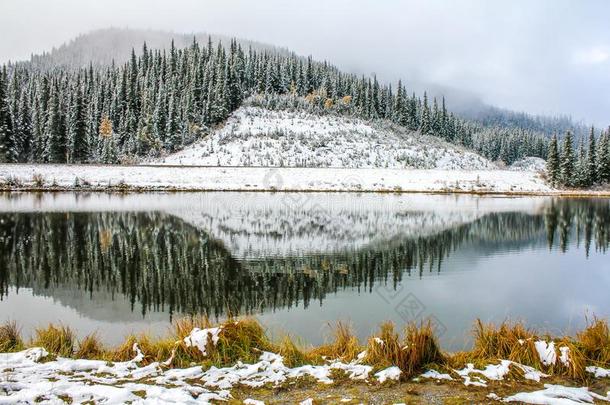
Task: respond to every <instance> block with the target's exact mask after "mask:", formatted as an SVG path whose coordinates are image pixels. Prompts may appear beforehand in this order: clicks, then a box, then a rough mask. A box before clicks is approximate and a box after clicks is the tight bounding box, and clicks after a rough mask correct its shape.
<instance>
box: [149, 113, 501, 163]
mask: <svg viewBox="0 0 610 405" xmlns="http://www.w3.org/2000/svg"><path fill="white" fill-rule="evenodd" d="M154 163H156V164H167V165H202V166H268V167H269V166H273V167H344V168H394V169H397V168H417V169H447V170H453V169H466V170H483V169H495V168H496V166H495V165H494V164H493V163H491V162H490V161H489V160H487V159H485V158H483V157H481V156H479V155H478V154H476V153H473V152H470V151H467V150H465V149H463V148H461V147H459V146H456V145H452V144H449V143H447V142H443V141H442V140H440V139H439V138H436V137H432V136H421V135H420V134H418V133H414V132H408V131H406V130H404V129H401V128H399V127H396V126H392V125H390V124H388V123H383V122H368V121H363V120H360V119H356V118H348V117H343V116H335V115H322V116H320V115H314V114H310V113H307V112H294V111H271V110H267V109H263V108H260V107H241V108H239V109H238V110H237V111H235V112H234V113H233V114H232V115H231V116H230V117H229V119H228V120H227V122H226V124H225V125H224V126H223V127H221V128H220V129H218V130H216V131H214V132H212V133H211V134H210V135H208V136H207V137H206V138H204V139H202V140H201V141H199V142H197V143H195V144H193V145H191V146H188V147H186V148H185V149H183V150H181V151H179V152H177V153H174V154H172V155H169V156H166V157H164V158H161V159H158V160H155V161H154Z"/></svg>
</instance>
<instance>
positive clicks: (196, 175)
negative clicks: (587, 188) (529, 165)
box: [0, 164, 553, 193]
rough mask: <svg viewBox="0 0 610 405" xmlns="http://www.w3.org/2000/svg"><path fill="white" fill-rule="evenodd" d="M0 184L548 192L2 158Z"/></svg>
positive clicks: (446, 173) (389, 177)
mask: <svg viewBox="0 0 610 405" xmlns="http://www.w3.org/2000/svg"><path fill="white" fill-rule="evenodd" d="M0 187H5V188H10V189H20V188H21V189H32V188H34V189H44V188H55V189H57V188H59V189H98V190H99V189H107V188H112V187H115V188H140V189H149V190H206V191H213V190H217V191H226V190H239V191H273V190H277V191H403V192H448V191H451V192H481V193H485V192H491V193H547V192H552V191H553V189H551V188H550V187H549V186H548V185H547V184H546V183H545V181H544V180H543V179H542V178H541V176H540V175H539V174H538V173H536V172H517V171H511V170H408V169H336V168H263V167H175V166H173V167H167V166H101V165H34V164H0Z"/></svg>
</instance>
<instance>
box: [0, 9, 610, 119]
mask: <svg viewBox="0 0 610 405" xmlns="http://www.w3.org/2000/svg"><path fill="white" fill-rule="evenodd" d="M109 26H115V27H133V28H154V29H164V30H173V31H178V32H187V33H188V32H198V31H206V32H213V33H220V34H227V35H235V36H239V37H244V38H248V39H253V40H258V41H262V42H268V43H271V44H275V45H280V46H285V47H288V48H290V49H291V50H294V51H296V52H297V53H300V54H311V55H313V56H314V57H316V58H318V59H327V60H329V61H332V62H333V63H334V64H336V65H338V66H339V67H341V68H343V69H346V70H349V71H352V72H357V73H367V74H368V73H372V72H375V73H377V74H378V75H379V76H380V77H381V78H383V79H386V80H394V79H397V78H399V77H401V78H403V79H404V80H406V81H407V83H408V82H409V80H411V81H418V82H429V83H435V84H439V85H443V86H451V87H454V88H459V89H464V90H468V91H471V92H473V93H475V94H477V95H479V96H480V97H481V98H482V99H483V100H484V101H485V102H488V103H491V104H494V105H498V106H501V107H507V108H511V109H516V110H523V111H527V112H531V113H551V114H557V113H562V114H568V115H571V116H572V117H574V118H575V119H584V120H586V121H587V122H593V123H595V124H597V125H604V126H606V125H608V124H610V1H606V0H572V1H569V0H495V1H491V0H443V1H441V0H421V1H415V0H370V1H364V0H332V1H331V0H299V1H290V0H256V1H254V0H104V1H93V0H53V1H49V0H0V61H2V62H6V61H7V60H9V59H10V60H15V59H24V58H27V57H29V55H30V53H32V52H35V53H36V52H40V51H43V50H48V49H50V48H51V47H52V46H57V45H60V44H61V43H63V42H64V41H67V40H69V39H71V38H72V37H74V36H75V35H77V34H79V33H83V32H87V31H89V30H92V29H95V28H105V27H109Z"/></svg>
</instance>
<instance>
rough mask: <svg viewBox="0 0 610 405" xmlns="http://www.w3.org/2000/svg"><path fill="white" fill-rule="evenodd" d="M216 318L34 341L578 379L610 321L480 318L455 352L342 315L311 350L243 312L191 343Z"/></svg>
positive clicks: (430, 334)
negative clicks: (564, 355) (542, 330)
mask: <svg viewBox="0 0 610 405" xmlns="http://www.w3.org/2000/svg"><path fill="white" fill-rule="evenodd" d="M212 326H214V325H213V324H212V323H211V322H210V321H209V319H207V318H205V317H190V318H184V319H180V320H177V321H176V322H174V324H173V327H172V329H171V332H170V336H169V337H167V338H152V337H150V336H148V335H144V334H143V335H137V336H136V335H132V336H128V337H127V338H126V339H125V341H124V342H123V343H122V344H121V345H119V346H118V347H115V348H113V349H108V348H105V347H104V346H103V345H102V343H101V342H100V340H99V339H98V337H97V336H96V335H95V334H92V335H89V336H87V337H85V338H83V339H82V340H80V341H78V342H77V341H76V339H75V336H74V334H73V332H72V330H71V329H70V328H68V327H66V326H61V325H60V326H55V325H49V326H48V327H46V328H41V329H37V330H36V332H35V336H34V339H33V340H32V341H31V342H30V345H32V346H41V347H44V348H45V349H47V350H48V351H49V352H50V353H51V354H54V355H59V356H63V357H74V358H86V359H95V358H98V359H104V360H108V361H128V360H132V359H133V358H134V356H135V355H136V353H135V352H134V350H133V347H134V344H135V343H137V344H138V346H139V348H140V350H141V351H142V353H144V359H143V360H142V362H141V364H142V365H146V364H150V363H152V362H166V361H167V360H168V359H171V361H170V362H168V363H167V364H163V363H162V364H163V366H164V367H165V366H167V367H189V366H192V365H195V364H198V365H202V366H204V367H209V366H212V365H214V366H217V367H221V366H230V365H234V364H235V363H236V362H238V361H242V362H244V363H253V362H256V361H258V359H259V357H260V355H261V353H262V352H263V351H270V352H274V353H278V354H280V355H281V356H283V358H284V362H285V364H286V365H287V366H289V367H296V366H300V365H304V364H322V363H324V362H325V361H328V360H340V361H343V362H350V361H353V360H355V359H356V358H357V357H358V355H359V353H361V352H363V351H364V350H366V355H365V357H364V359H363V363H365V364H369V365H371V366H373V367H374V368H375V369H382V368H386V367H390V366H398V367H399V368H400V369H401V370H402V371H403V378H410V377H412V376H414V375H416V374H417V373H419V372H421V371H423V370H425V369H427V368H430V367H431V368H435V369H439V370H449V371H450V370H451V369H457V368H462V367H464V365H465V364H466V363H473V364H474V365H475V367H477V368H482V367H485V366H486V365H487V364H490V363H493V364H497V362H498V361H499V360H500V359H508V360H512V361H514V362H517V363H521V364H524V365H528V366H532V367H534V368H536V369H538V370H541V371H543V372H545V373H548V374H551V375H554V376H561V377H567V378H570V379H572V380H579V381H582V380H585V379H587V378H588V376H587V373H586V372H585V367H586V366H589V365H598V366H600V367H606V368H608V367H609V366H610V330H609V327H608V323H607V322H606V321H604V320H600V319H593V320H592V321H591V322H589V323H588V324H587V327H586V328H585V329H584V330H582V331H581V332H579V333H578V334H576V336H575V337H558V338H552V337H551V336H548V335H543V334H538V333H536V332H535V331H533V330H531V329H528V328H526V327H525V326H524V324H523V323H520V322H514V323H508V322H504V323H502V324H500V325H493V324H484V323H482V322H481V321H477V322H476V323H475V325H474V329H473V335H474V345H473V349H472V350H470V351H464V352H458V353H453V354H451V355H449V354H446V353H443V352H442V351H441V349H440V347H439V345H438V341H437V339H436V337H435V335H434V331H433V327H432V325H431V324H430V323H429V322H428V323H421V324H408V325H406V327H405V328H404V330H403V331H402V334H401V333H400V332H399V331H398V330H397V329H396V327H395V325H394V324H392V323H389V322H386V323H383V324H382V325H381V326H380V329H379V331H378V332H377V333H376V334H375V335H374V336H372V337H371V338H369V339H368V341H367V345H366V347H363V346H362V345H361V344H360V343H359V341H358V339H357V338H356V336H355V335H354V333H353V331H352V329H351V328H350V327H349V326H348V325H347V324H345V323H341V322H339V323H337V324H336V325H335V326H334V327H333V329H332V338H331V340H330V342H329V343H327V344H325V345H322V346H318V347H314V348H311V349H307V350H306V349H303V348H302V347H301V346H299V345H298V344H297V343H295V341H294V340H293V339H291V338H290V337H288V336H285V337H284V338H283V339H281V340H280V341H279V342H275V343H274V342H272V341H271V340H270V339H269V338H268V337H267V334H266V331H265V329H264V328H263V327H262V326H261V324H260V323H259V322H258V321H257V320H255V319H252V318H245V319H240V320H237V321H236V320H229V321H226V322H224V323H222V324H221V325H220V327H221V332H220V333H219V339H218V342H217V344H213V343H212V341H211V339H209V342H208V347H207V348H206V352H207V353H206V355H204V354H203V353H201V351H200V350H199V349H198V348H196V347H188V346H187V345H186V343H185V341H184V338H185V337H186V336H188V335H189V334H190V332H191V331H192V330H193V328H196V327H197V328H201V329H204V328H210V327H212ZM538 340H545V341H547V342H550V341H553V342H555V348H556V353H557V356H558V358H557V362H556V364H555V365H543V364H542V363H541V361H540V358H539V355H538V352H537V350H536V347H535V342H536V341H538ZM561 347H567V348H568V349H569V359H570V363H569V364H568V365H567V366H566V365H564V364H563V363H562V362H561V361H560V359H559V356H560V350H559V349H560V348H561ZM24 348H25V345H24V344H23V342H22V340H21V338H20V336H19V329H18V327H17V325H16V323H15V322H7V323H5V324H4V325H2V326H0V351H1V352H10V351H17V350H22V349H24ZM519 375H521V376H522V372H519V371H518V369H517V368H513V369H512V371H511V377H514V378H519Z"/></svg>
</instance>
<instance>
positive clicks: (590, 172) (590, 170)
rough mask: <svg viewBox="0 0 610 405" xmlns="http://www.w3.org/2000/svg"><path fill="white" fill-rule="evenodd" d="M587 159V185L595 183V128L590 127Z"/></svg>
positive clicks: (596, 179) (596, 178)
mask: <svg viewBox="0 0 610 405" xmlns="http://www.w3.org/2000/svg"><path fill="white" fill-rule="evenodd" d="M587 152H588V155H587V157H588V160H587V177H588V180H589V181H588V184H587V185H588V186H590V185H592V184H595V183H597V181H598V176H597V149H596V147H595V128H593V127H591V133H590V134H589V148H588V151H587Z"/></svg>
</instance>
